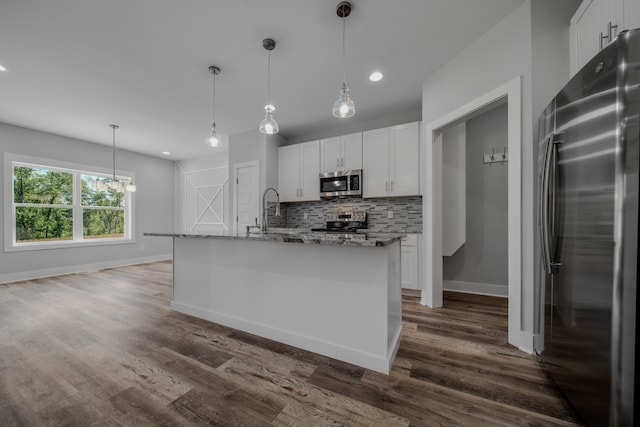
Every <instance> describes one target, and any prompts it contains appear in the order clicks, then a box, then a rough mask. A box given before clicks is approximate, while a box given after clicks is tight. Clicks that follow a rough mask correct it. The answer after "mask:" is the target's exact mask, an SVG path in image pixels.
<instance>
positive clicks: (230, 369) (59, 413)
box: [0, 263, 575, 426]
mask: <svg viewBox="0 0 640 427" xmlns="http://www.w3.org/2000/svg"><path fill="white" fill-rule="evenodd" d="M171 278H172V266H171V264H170V263H152V264H145V265H139V266H131V267H123V268H115V269H110V270H103V271H100V272H96V273H90V274H77V275H66V276H59V277H52V278H46V279H40V280H33V281H24V282H17V283H12V284H7V285H0V425H2V426H41V425H44V426H75V425H77V426H89V425H95V426H102V425H108V426H110V425H115V426H117V425H121V426H144V425H153V426H155V425H159V426H183V425H216V426H223V425H231V426H259V425H282V426H287V425H300V426H306V425H330V426H339V425H347V426H378V425H379V426H394V425H404V426H406V425H411V426H434V425H461V426H482V425H486V426H524V425H531V426H556V425H558V426H560V425H574V424H573V423H574V422H575V420H574V418H573V417H572V415H571V412H570V411H569V409H568V408H567V407H566V406H565V403H564V401H563V400H562V399H560V398H559V397H558V395H557V394H556V392H555V391H554V389H553V388H552V387H551V385H550V383H549V382H548V380H547V379H546V377H545V375H544V374H543V372H542V371H541V369H540V367H539V365H538V363H537V361H536V359H535V358H534V357H533V356H529V355H527V354H524V353H522V352H520V351H518V350H516V349H515V348H512V347H510V346H508V345H507V344H506V342H507V331H506V325H507V304H506V300H503V299H499V298H491V297H481V296H473V295H465V294H456V293H447V294H446V295H445V308H442V309H437V310H431V309H428V308H426V307H423V306H421V305H420V304H419V302H418V300H417V299H416V298H410V297H405V298H404V301H403V318H404V330H403V337H402V343H401V345H400V350H399V352H398V356H397V358H396V360H395V363H394V367H393V370H392V372H391V374H390V375H383V374H379V373H376V372H373V371H369V370H366V369H362V368H359V367H356V366H353V365H349V364H346V363H343V362H338V361H335V360H332V359H330V358H327V357H323V356H319V355H316V354H313V353H310V352H307V351H303V350H300V349H297V348H293V347H290V346H286V345H283V344H279V343H276V342H273V341H269V340H266V339H263V338H259V337H256V336H253V335H250V334H247V333H244V332H240V331H237V330H232V329H229V328H226V327H223V326H220V325H216V324H212V323H209V322H206V321H203V320H199V319H196V318H192V317H189V316H186V315H183V314H180V313H176V312H172V311H171V310H170V309H169V302H170V299H171ZM292 304H295V301H292ZM328 315H330V313H328Z"/></svg>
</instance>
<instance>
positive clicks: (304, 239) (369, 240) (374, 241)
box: [144, 229, 405, 247]
mask: <svg viewBox="0 0 640 427" xmlns="http://www.w3.org/2000/svg"><path fill="white" fill-rule="evenodd" d="M144 235H145V236H155V237H184V238H196V239H222V240H249V241H263V242H282V243H305V244H311V245H343V246H359V247H376V246H378V247H380V246H388V245H390V244H392V243H394V242H399V241H400V240H402V238H403V237H404V236H405V234H404V233H320V232H311V231H301V230H295V229H287V230H272V231H269V232H268V233H251V234H249V235H248V236H247V235H246V234H239V235H236V234H232V233H229V232H227V233H220V234H187V233H144Z"/></svg>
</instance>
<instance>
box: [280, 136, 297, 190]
mask: <svg viewBox="0 0 640 427" xmlns="http://www.w3.org/2000/svg"><path fill="white" fill-rule="evenodd" d="M299 184H300V148H299V147H298V145H290V146H287V147H280V148H278V192H279V193H280V201H281V202H295V201H296V200H298V194H300V185H299Z"/></svg>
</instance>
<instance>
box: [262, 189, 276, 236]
mask: <svg viewBox="0 0 640 427" xmlns="http://www.w3.org/2000/svg"><path fill="white" fill-rule="evenodd" d="M269 190H271V191H273V192H274V193H276V197H277V198H278V201H277V202H276V203H267V201H266V197H267V193H268V192H269ZM272 206H275V207H276V216H280V193H278V190H276V189H275V188H273V187H269V188H267V189H266V190H264V193H262V232H263V233H266V232H267V230H268V228H269V224H268V220H267V210H268V209H269V208H270V207H272Z"/></svg>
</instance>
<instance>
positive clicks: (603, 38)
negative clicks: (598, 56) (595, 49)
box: [600, 32, 609, 50]
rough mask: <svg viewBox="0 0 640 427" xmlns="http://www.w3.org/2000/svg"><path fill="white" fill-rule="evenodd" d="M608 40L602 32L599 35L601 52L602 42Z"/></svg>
mask: <svg viewBox="0 0 640 427" xmlns="http://www.w3.org/2000/svg"><path fill="white" fill-rule="evenodd" d="M608 39H609V36H607V35H605V34H604V33H602V32H601V33H600V50H602V49H603V48H604V41H605V40H608ZM607 43H608V42H607Z"/></svg>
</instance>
